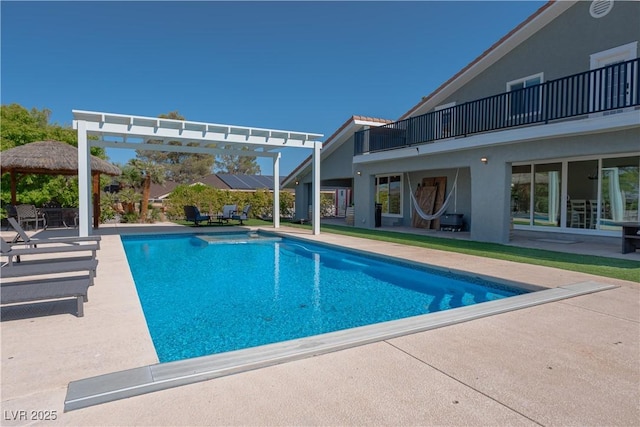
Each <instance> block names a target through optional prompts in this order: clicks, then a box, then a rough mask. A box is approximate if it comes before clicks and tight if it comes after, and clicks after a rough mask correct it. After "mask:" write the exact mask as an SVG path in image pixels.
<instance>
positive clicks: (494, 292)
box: [122, 233, 527, 362]
mask: <svg viewBox="0 0 640 427" xmlns="http://www.w3.org/2000/svg"><path fill="white" fill-rule="evenodd" d="M122 241H123V244H124V247H125V251H126V254H127V259H128V261H129V265H130V268H131V271H132V274H133V277H134V280H135V283H136V287H137V290H138V295H139V297H140V301H141V303H142V307H143V310H144V314H145V317H146V320H147V325H148V327H149V331H150V333H151V337H152V339H153V342H154V345H155V348H156V352H157V354H158V358H159V360H160V361H161V362H169V361H174V360H181V359H187V358H193V357H197V356H203V355H209V354H215V353H222V352H227V351H231V350H238V349H242V348H248V347H255V346H259V345H264V344H269V343H274V342H280V341H286V340H291V339H296V338H301V337H306V336H311V335H318V334H323V333H327V332H332V331H337V330H342V329H348V328H354V327H357V326H363V325H370V324H374V323H380V322H385V321H389V320H396V319H401V318H405V317H410V316H416V315H422V314H426V313H432V312H436V311H441V310H447V309H450V308H456V307H461V306H466V305H472V304H477V303H482V302H485V301H490V300H495V299H500V298H505V297H509V296H513V295H518V294H522V293H526V292H527V291H526V290H523V289H516V288H509V287H506V286H503V285H499V284H496V283H491V282H488V281H485V280H482V279H478V278H469V277H466V276H461V275H454V274H449V273H443V272H440V271H437V270H435V269H429V268H427V267H424V268H423V267H416V266H414V265H410V264H404V263H402V262H400V261H389V260H382V259H381V258H379V257H373V256H368V255H363V254H361V253H356V252H353V251H343V250H337V249H335V248H330V247H328V246H324V245H317V244H312V243H309V242H306V241H302V240H297V239H290V238H280V237H276V236H273V235H262V234H255V233H254V234H249V235H247V233H243V234H232V235H224V237H222V236H220V235H211V234H210V235H169V236H167V235H165V236H160V235H157V236H123V237H122Z"/></svg>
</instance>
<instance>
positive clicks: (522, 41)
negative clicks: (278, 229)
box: [296, 0, 640, 242]
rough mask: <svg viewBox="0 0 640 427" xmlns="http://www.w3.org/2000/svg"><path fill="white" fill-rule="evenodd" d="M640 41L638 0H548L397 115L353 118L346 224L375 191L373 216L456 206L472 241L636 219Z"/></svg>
mask: <svg viewBox="0 0 640 427" xmlns="http://www.w3.org/2000/svg"><path fill="white" fill-rule="evenodd" d="M639 41H640V2H635V1H633V2H632V1H615V2H614V1H613V0H594V1H551V2H549V3H547V4H545V5H544V6H543V7H541V8H540V9H539V10H538V11H537V12H536V13H534V14H533V15H532V16H530V17H529V18H528V19H527V20H525V21H524V22H523V23H521V24H520V25H519V26H518V27H516V28H515V29H513V30H512V31H511V32H510V33H509V34H507V35H506V36H504V37H503V38H502V39H501V40H499V41H498V42H497V43H495V44H494V45H493V46H491V47H489V49H487V50H486V51H485V52H484V53H483V54H482V55H480V57H478V58H477V59H476V60H474V61H473V62H471V63H470V64H469V65H467V66H466V67H465V68H463V69H462V70H460V71H459V72H458V73H457V74H456V75H454V76H453V77H451V78H450V79H449V80H448V81H446V82H445V83H444V84H442V85H441V86H440V87H439V88H438V89H436V90H435V91H434V92H433V93H431V94H430V95H429V96H426V97H424V98H423V99H422V100H421V101H420V102H419V103H418V104H417V105H416V106H414V107H413V108H411V109H410V110H409V111H408V112H407V113H406V114H404V115H403V116H402V117H400V119H399V120H398V121H396V122H393V123H387V124H383V123H377V124H378V125H379V126H372V127H369V128H366V129H362V130H358V131H355V132H354V135H353V138H352V143H353V148H354V152H353V157H352V159H351V160H352V163H351V164H350V165H344V166H343V169H344V171H345V173H350V174H351V175H350V177H351V178H352V183H353V201H354V204H355V226H357V227H367V228H369V227H374V226H375V219H376V218H375V213H374V211H375V208H374V206H375V204H376V203H379V204H380V205H381V206H379V209H381V210H382V218H381V222H382V225H383V226H394V225H400V226H405V227H407V226H409V227H410V226H421V227H429V226H431V227H432V228H433V223H436V224H437V222H436V221H438V220H440V219H441V218H440V216H439V215H440V214H442V212H443V211H446V212H447V213H454V212H455V213H456V214H461V215H462V221H463V222H464V229H465V230H468V231H469V232H470V238H471V239H473V240H479V241H488V242H507V241H508V240H509V234H510V230H511V229H512V228H515V229H522V230H532V231H540V232H560V233H574V234H585V235H586V234H589V235H596V236H598V235H601V236H607V235H610V236H611V235H618V234H619V229H620V228H619V226H617V225H616V223H618V222H621V221H638V220H640V217H639V215H640V214H639V210H638V199H639V191H640V174H639V170H640V70H639V59H638V43H639ZM329 161H330V159H329V158H327V159H326V160H325V159H324V158H323V164H322V168H328V169H329V170H332V167H331V165H330V164H328V163H329ZM321 173H322V172H321ZM321 177H322V175H321ZM322 178H323V179H324V177H322ZM296 180H297V181H298V182H304V177H300V174H298V175H297V178H296ZM302 200H304V198H302ZM424 215H426V216H424ZM456 217H458V219H459V215H456ZM424 219H433V221H431V225H430V224H429V222H428V221H427V223H426V224H427V225H425V222H424ZM421 221H422V222H421Z"/></svg>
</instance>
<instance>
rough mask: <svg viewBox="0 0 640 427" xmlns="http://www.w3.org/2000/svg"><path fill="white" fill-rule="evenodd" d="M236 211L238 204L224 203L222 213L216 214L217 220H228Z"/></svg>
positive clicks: (220, 221)
mask: <svg viewBox="0 0 640 427" xmlns="http://www.w3.org/2000/svg"><path fill="white" fill-rule="evenodd" d="M237 211H238V205H224V206H223V207H222V213H221V214H218V222H219V223H221V224H222V221H225V222H229V220H230V219H233V215H235V213H236V212H237Z"/></svg>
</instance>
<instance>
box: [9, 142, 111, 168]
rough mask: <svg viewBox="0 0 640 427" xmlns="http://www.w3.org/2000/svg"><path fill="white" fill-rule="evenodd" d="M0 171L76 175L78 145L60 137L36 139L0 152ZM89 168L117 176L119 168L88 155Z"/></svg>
mask: <svg viewBox="0 0 640 427" xmlns="http://www.w3.org/2000/svg"><path fill="white" fill-rule="evenodd" d="M0 166H1V167H2V173H5V172H14V173H16V172H17V173H35V174H49V175H77V174H78V149H77V148H76V147H74V146H72V145H70V144H67V143H65V142H60V141H38V142H31V143H29V144H24V145H21V146H18V147H14V148H11V149H9V150H5V151H3V152H1V153H0ZM91 172H92V173H101V174H105V175H111V176H118V175H120V174H121V173H122V172H121V171H120V169H119V168H118V167H116V166H114V165H112V164H111V163H109V162H107V161H104V160H102V159H100V158H98V157H96V156H91Z"/></svg>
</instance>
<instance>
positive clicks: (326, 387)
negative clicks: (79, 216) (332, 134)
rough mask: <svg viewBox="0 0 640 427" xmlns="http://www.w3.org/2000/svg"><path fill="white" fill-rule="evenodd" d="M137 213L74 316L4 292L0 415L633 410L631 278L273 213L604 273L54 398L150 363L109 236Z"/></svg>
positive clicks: (424, 252)
mask: <svg viewBox="0 0 640 427" xmlns="http://www.w3.org/2000/svg"><path fill="white" fill-rule="evenodd" d="M141 229H143V227H132V228H130V229H127V228H126V227H117V229H116V228H115V227H112V228H109V227H104V228H101V229H100V230H99V232H100V234H102V235H103V240H102V248H101V250H100V251H99V253H98V258H99V260H100V264H99V266H98V277H97V278H96V285H95V286H94V287H93V288H91V289H90V292H89V302H88V303H86V304H85V317H83V318H76V317H75V316H73V315H72V314H69V313H70V312H72V310H70V309H69V307H68V306H65V304H66V303H55V304H39V305H38V307H37V308H34V306H35V305H34V306H31V307H29V309H28V310H23V311H22V313H21V312H20V310H15V309H14V310H10V311H7V310H5V309H4V308H3V315H5V314H7V316H9V315H11V316H13V318H14V320H3V321H2V323H1V325H0V326H1V328H2V329H1V332H2V355H1V357H2V416H3V420H2V425H27V424H34V423H36V421H37V420H33V419H32V418H33V417H35V418H38V417H40V416H42V417H44V416H46V415H47V414H48V415H51V414H52V413H54V411H55V418H56V420H53V421H46V423H47V424H64V425H248V424H249V425H320V424H321V425H436V424H437V425H536V424H542V425H637V424H638V420H640V403H639V402H640V285H639V284H638V283H633V282H626V281H621V280H615V279H607V278H603V277H598V276H592V275H587V274H582V273H576V272H569V271H564V270H557V269H552V268H547V267H537V266H532V265H525V264H518V263H511V262H506V261H499V260H491V259H486V258H479V257H471V256H466V255H460V254H454V253H450V252H441V251H435V250H429V249H422V248H415V247H406V246H402V245H398V244H393V243H384V242H373V241H370V240H363V239H356V238H351V237H345V236H339V235H333V234H329V233H323V234H321V235H320V236H311V235H310V233H309V232H308V231H305V230H300V229H292V228H286V227H282V228H281V229H280V231H282V232H288V233H291V234H292V235H295V236H298V237H304V238H309V239H312V240H316V239H317V240H319V241H322V242H326V243H335V244H339V245H341V246H346V247H351V248H355V249H364V250H367V251H371V252H376V253H382V254H388V255H392V256H395V257H399V258H403V259H409V260H414V261H419V262H428V263H429V264H432V265H436V266H440V267H443V268H450V269H455V270H463V271H465V270H466V271H469V272H473V273H475V274H480V275H486V276H491V277H496V278H499V279H504V280H509V281H515V282H521V283H528V284H531V285H536V286H542V287H549V288H556V287H560V286H565V285H571V284H575V283H580V282H587V281H591V282H597V283H601V284H609V285H614V286H616V288H614V289H610V290H605V291H601V292H597V293H593V294H589V295H584V296H579V297H575V298H571V299H565V300H562V301H558V302H552V303H547V304H544V305H538V306H534V307H529V308H525V309H521V310H517V311H511V312H508V313H503V314H499V315H494V316H491V317H485V318H481V319H476V320H471V321H468V322H465V323H459V324H456V325H452V326H447V327H444V328H440V329H434V330H430V331H427V332H420V333H414V334H410V335H405V336H401V337H397V338H391V339H387V340H383V341H380V342H375V343H371V344H366V345H363V346H359V347H354V348H349V349H346V350H340V351H336V352H333V353H329V354H324V355H320V356H316V357H312V358H307V359H302V360H296V361H293V362H288V363H285V364H280V365H276V366H269V367H265V368H261V369H258V370H252V371H248V372H242V373H239V374H235V375H231V376H225V377H221V378H217V379H214V380H209V381H204V382H199V383H196V384H190V385H186V386H182V387H177V388H171V389H168V390H163V391H159V392H155V393H151V394H145V395H142V396H136V397H132V398H128V399H124V400H118V401H114V402H109V403H105V404H101V405H97V406H91V407H88V408H84V409H79V410H75V411H71V412H66V413H64V412H63V405H64V400H65V395H66V393H67V386H68V384H69V383H70V382H72V381H77V380H81V379H83V378H89V377H93V376H97V375H102V374H107V373H112V372H116V371H122V370H126V369H132V368H138V367H140V366H145V365H151V364H154V363H157V358H156V356H155V351H154V349H153V345H152V343H151V339H150V337H149V333H148V331H147V327H146V323H145V321H144V317H143V315H142V311H141V308H140V304H139V302H138V299H137V294H136V291H135V286H134V285H133V281H132V278H131V274H130V272H129V270H128V267H127V265H126V259H125V257H124V250H123V248H122V245H121V243H120V240H119V237H118V234H119V233H124V232H127V230H131V231H136V232H137V231H140V230H141ZM144 230H149V231H153V232H157V231H158V230H166V231H169V230H178V231H180V232H185V231H191V230H192V229H185V228H183V227H178V226H169V225H167V226H152V227H146V228H144ZM269 230H272V229H269ZM203 231H214V230H209V229H203ZM55 232H57V231H56V230H51V231H50V232H49V231H47V233H48V234H49V233H55ZM43 235H44V233H43ZM564 247H567V249H568V250H570V249H571V248H575V247H576V246H575V245H562V248H560V249H563V248H564ZM560 249H558V250H560ZM634 255H635V254H634ZM630 259H634V258H630ZM176 309H178V310H188V307H176ZM38 310H41V311H42V313H41V314H42V315H41V316H37V314H38ZM48 313H58V314H48ZM21 317H22V318H21ZM9 318H10V317H5V319H9ZM47 411H49V413H47ZM23 417H24V418H26V419H21V418H23ZM50 418H51V416H50ZM43 424H44V422H43Z"/></svg>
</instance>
